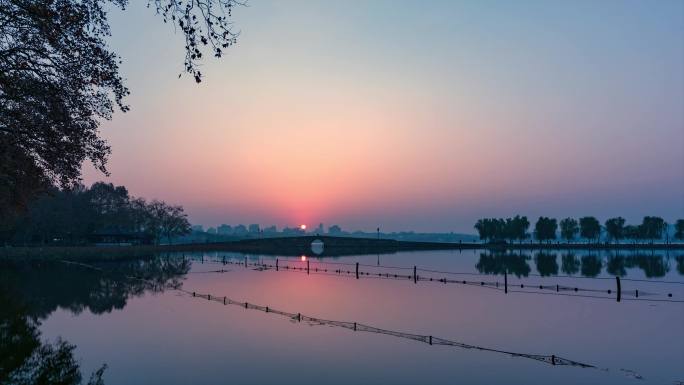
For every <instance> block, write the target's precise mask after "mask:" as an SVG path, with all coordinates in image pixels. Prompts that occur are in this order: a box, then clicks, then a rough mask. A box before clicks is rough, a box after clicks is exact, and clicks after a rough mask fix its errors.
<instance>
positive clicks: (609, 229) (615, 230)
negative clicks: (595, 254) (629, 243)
mask: <svg viewBox="0 0 684 385" xmlns="http://www.w3.org/2000/svg"><path fill="white" fill-rule="evenodd" d="M606 233H608V236H609V237H610V239H611V240H614V241H616V242H618V243H620V240H621V239H623V238H624V237H625V218H623V217H617V218H610V219H608V220H607V221H606Z"/></svg>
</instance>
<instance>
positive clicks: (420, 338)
mask: <svg viewBox="0 0 684 385" xmlns="http://www.w3.org/2000/svg"><path fill="white" fill-rule="evenodd" d="M62 262H64V263H67V264H72V265H74V266H77V267H82V268H87V269H93V270H97V271H99V272H101V273H102V274H108V273H109V272H108V271H107V270H106V269H103V268H101V267H97V266H94V265H89V264H85V263H78V262H71V261H66V260H64V261H62ZM124 277H125V278H126V279H132V280H138V281H143V282H148V283H150V284H155V285H156V284H157V283H156V282H155V281H150V280H148V279H145V278H142V277H136V276H130V275H126V276H124ZM168 289H170V290H175V291H178V292H181V293H184V294H186V295H187V296H188V297H189V298H193V299H201V300H206V301H212V302H214V303H219V304H223V305H224V306H228V305H233V306H236V307H239V308H242V309H245V310H256V311H261V312H264V313H272V314H274V315H278V316H281V317H284V318H287V319H289V320H291V321H293V322H305V323H307V324H309V325H327V326H332V327H338V328H344V329H348V330H351V331H354V332H363V333H374V334H383V335H388V336H392V337H396V338H402V339H408V340H413V341H416V342H422V343H425V344H428V345H430V346H433V345H434V346H451V347H457V348H462V349H468V350H478V351H483V352H490V353H496V354H502V355H507V356H510V357H519V358H525V359H529V360H534V361H538V362H542V363H545V364H548V365H552V366H569V367H578V368H590V369H599V370H603V371H608V370H609V369H606V368H599V367H597V366H595V365H593V364H588V363H584V362H580V361H575V360H572V359H568V358H564V357H561V356H558V355H555V354H530V353H521V352H514V351H509V350H504V349H496V348H491V347H485V346H479V345H474V344H468V343H464V342H459V341H454V340H449V339H446V338H441V337H437V336H433V335H421V334H413V333H406V332H402V331H396V330H390V329H383V328H379V327H375V326H370V325H366V324H363V323H359V322H349V321H337V320H328V319H323V318H319V317H312V316H309V315H305V314H302V313H293V312H287V311H283V310H279V309H275V308H273V307H270V306H264V305H258V304H254V303H249V302H246V301H245V302H242V301H237V300H234V299H232V298H229V297H227V296H220V295H215V294H210V293H199V292H196V291H192V290H188V289H184V288H182V287H176V286H172V287H169V288H168ZM620 370H621V371H627V370H626V369H620ZM629 372H630V373H634V372H632V371H629ZM638 377H639V378H640V376H638Z"/></svg>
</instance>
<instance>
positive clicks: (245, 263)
mask: <svg viewBox="0 0 684 385" xmlns="http://www.w3.org/2000/svg"><path fill="white" fill-rule="evenodd" d="M245 267H247V257H245Z"/></svg>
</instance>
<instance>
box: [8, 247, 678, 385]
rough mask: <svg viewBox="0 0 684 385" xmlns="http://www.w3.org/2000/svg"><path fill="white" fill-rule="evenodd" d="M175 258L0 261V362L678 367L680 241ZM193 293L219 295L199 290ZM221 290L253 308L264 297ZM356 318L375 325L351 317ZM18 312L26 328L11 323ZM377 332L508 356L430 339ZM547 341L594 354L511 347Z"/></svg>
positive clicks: (395, 373) (503, 372)
mask: <svg viewBox="0 0 684 385" xmlns="http://www.w3.org/2000/svg"><path fill="white" fill-rule="evenodd" d="M184 257H185V258H184ZM184 257H183V255H173V254H171V255H169V256H161V257H158V258H153V259H149V260H143V261H129V262H124V263H99V264H94V266H95V268H93V267H89V266H81V265H72V264H66V263H51V264H46V263H43V264H33V265H31V266H14V265H12V266H9V265H6V266H3V267H2V268H0V274H1V275H2V286H0V290H2V292H1V293H2V298H1V299H0V300H2V301H3V302H4V303H5V304H6V305H5V306H3V307H4V310H3V317H5V318H9V319H11V320H13V321H15V322H14V323H15V324H20V325H23V324H22V322H23V323H25V324H26V325H28V326H29V327H24V328H23V329H22V328H16V327H14V328H7V327H6V329H9V330H10V331H9V332H8V331H7V330H5V331H3V333H4V335H5V336H6V335H7V333H10V334H11V333H16V334H17V335H16V336H13V337H15V340H18V341H28V342H26V343H23V345H22V344H19V343H16V342H13V344H14V345H12V346H10V347H8V346H5V347H3V349H4V350H5V352H7V351H9V352H10V353H12V354H9V355H7V356H6V358H3V359H0V361H2V362H3V368H2V369H3V370H4V371H5V373H4V374H6V372H7V371H8V370H9V369H11V368H12V367H17V366H20V365H21V360H22V357H24V359H25V357H27V356H30V354H31V348H30V346H32V345H31V343H32V342H35V341H36V340H37V341H40V342H42V343H44V344H45V343H54V342H55V341H56V340H57V339H58V338H62V339H63V340H64V341H66V342H68V343H69V344H71V345H74V346H75V349H74V350H73V352H72V354H73V357H74V359H75V360H76V361H77V362H78V364H79V365H80V370H81V372H82V373H84V377H85V378H86V379H87V377H88V376H89V375H90V373H92V372H94V371H96V370H97V369H99V368H101V367H102V365H103V364H106V365H107V369H106V370H105V371H104V375H103V379H104V381H105V383H107V384H162V383H163V384H187V383H207V384H217V383H227V382H232V383H240V384H264V383H279V384H280V383H286V384H289V383H292V384H295V383H297V384H316V383H332V384H350V383H363V384H378V383H392V384H417V383H423V384H428V383H430V384H431V383H441V384H443V383H456V382H459V383H473V384H492V383H506V384H550V383H554V384H628V383H648V384H651V383H653V384H673V383H679V381H684V365H682V362H684V328H683V327H682V326H683V325H684V302H676V301H683V300H684V284H682V282H684V275H682V274H684V256H679V255H671V254H670V255H668V254H662V253H652V252H650V251H649V252H645V253H633V252H621V253H608V254H606V253H597V252H593V253H591V252H575V253H574V254H567V253H564V252H552V253H550V254H544V253H542V254H539V253H527V254H526V253H511V254H508V255H495V254H491V253H483V252H481V251H476V252H473V251H467V252H465V251H464V252H462V253H459V252H458V251H444V252H441V251H429V252H413V253H399V254H394V255H380V256H376V255H371V256H353V257H340V258H335V259H332V258H326V259H316V258H312V257H297V258H292V257H278V271H276V270H275V268H274V267H275V264H276V257H269V256H244V255H239V254H234V253H220V252H219V253H204V254H185V256H184ZM245 261H247V266H245V265H244V264H245ZM307 262H308V266H309V274H307V272H306V267H307ZM357 262H358V263H359V264H360V265H359V266H360V267H359V270H360V277H359V279H356V272H355V269H356V263H357ZM260 264H261V265H262V266H261V267H260V266H258V265H260ZM414 265H415V266H418V270H417V279H416V283H414V279H413V266H414ZM388 266H389V267H391V268H389V267H388ZM98 269H102V270H98ZM316 269H318V271H316ZM325 270H328V271H327V272H326V271H325ZM337 270H339V272H338V271H337ZM347 272H349V273H347ZM365 273H368V274H365ZM378 274H381V276H380V277H378ZM395 274H396V275H397V277H396V278H395V277H394V275H395ZM504 274H505V276H504ZM616 275H618V276H620V277H621V299H622V300H621V301H620V302H617V301H616V280H615V276H616ZM133 277H136V278H142V279H143V280H141V279H136V278H133ZM430 278H432V279H433V280H432V281H430ZM444 278H446V279H447V282H446V283H444V282H443V281H440V280H442V279H444ZM463 280H465V281H466V284H463ZM505 282H507V283H508V293H507V294H506V293H504V289H503V287H504V284H505ZM497 284H498V285H499V286H498V287H497V286H496V285H497ZM521 284H522V285H523V287H520V285H521ZM539 285H542V289H539ZM556 285H557V286H556ZM575 288H577V289H578V290H577V291H575V290H574V289H575ZM608 290H610V293H609V292H608ZM637 290H638V291H639V297H636V291H637ZM192 292H195V293H196V296H195V297H193V295H192ZM204 294H211V295H212V296H214V297H216V296H218V297H219V299H218V301H215V300H212V301H209V300H207V298H206V297H200V296H199V295H204ZM224 296H226V297H227V299H226V301H227V304H226V305H223V302H222V299H223V297H224ZM229 300H234V301H240V302H248V303H249V304H254V305H261V306H264V307H265V306H268V307H269V312H268V313H267V312H265V311H260V310H256V309H253V308H252V307H253V306H252V305H249V306H248V307H249V308H248V309H245V308H244V307H241V306H242V305H239V306H238V305H231V304H229V303H228V301H229ZM262 310H263V308H262ZM273 310H280V311H284V312H289V313H292V314H297V313H301V314H302V315H305V316H311V317H317V318H321V319H325V320H335V321H348V322H350V323H353V322H357V325H359V326H358V328H359V330H357V331H354V330H353V329H352V328H350V325H352V324H329V323H320V322H311V321H310V320H308V319H306V318H304V319H302V321H301V322H300V321H298V319H297V317H296V316H295V317H289V316H282V315H279V314H277V313H273ZM8 324H12V322H9V323H8V322H5V325H8ZM361 325H370V326H374V327H377V328H381V329H383V330H385V331H386V333H385V334H383V333H375V332H368V331H362V330H360V329H361V328H362V326H361ZM30 326H35V330H34V331H33V332H31V331H24V329H30ZM345 326H347V327H345ZM348 327H349V328H348ZM395 332H405V333H411V334H415V335H420V336H433V338H435V341H437V338H443V339H448V340H450V341H454V342H459V343H463V344H468V345H472V346H474V347H484V348H491V349H497V350H503V351H507V352H514V353H520V354H522V356H511V355H508V354H503V353H497V352H492V351H487V350H478V349H476V348H471V349H466V348H462V347H458V346H444V345H437V344H433V345H430V344H429V343H426V342H420V341H416V340H415V339H412V337H411V336H408V335H405V334H398V333H395ZM4 338H6V337H4ZM426 338H427V337H426ZM4 341H8V340H7V339H5V340H4ZM425 341H428V340H427V339H426V340H425ZM33 345H35V343H33ZM17 346H23V348H21V349H20V348H17ZM26 346H28V347H26ZM22 349H23V350H22ZM22 354H23V356H22ZM552 354H553V355H555V356H557V357H559V358H558V359H559V360H560V358H561V357H562V358H566V359H570V360H573V361H576V362H579V363H583V364H588V365H592V366H595V367H596V368H582V367H579V366H568V365H551V363H550V362H542V361H540V360H536V359H533V358H528V356H527V355H549V356H550V355H552ZM10 356H11V357H10ZM10 358H11V359H10ZM12 360H14V361H12ZM8 362H9V363H8ZM559 362H560V361H559ZM12 365H14V366H12ZM2 374H3V373H2V372H1V371H0V375H2ZM0 382H2V381H1V380H0Z"/></svg>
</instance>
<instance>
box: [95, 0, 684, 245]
mask: <svg viewBox="0 0 684 385" xmlns="http://www.w3.org/2000/svg"><path fill="white" fill-rule="evenodd" d="M128 8H129V9H128V10H127V11H126V12H123V13H122V12H120V11H112V12H111V17H112V33H113V36H112V37H111V40H110V43H111V44H110V45H111V47H112V48H113V49H114V50H115V51H117V52H118V53H119V54H121V56H122V58H123V64H122V65H121V68H122V74H123V75H124V77H126V78H127V79H128V81H127V84H128V85H129V87H130V88H131V92H132V94H131V96H130V97H129V98H128V102H129V104H130V105H131V107H132V109H131V111H130V112H128V113H126V114H121V113H116V114H115V115H114V118H113V120H112V121H110V122H106V123H105V124H103V126H102V130H101V132H102V135H103V137H105V138H107V140H108V141H109V143H110V144H111V146H112V150H113V152H112V155H111V159H110V162H109V169H110V171H111V177H109V178H106V177H104V176H103V175H102V174H100V173H99V172H96V171H94V170H93V169H92V168H91V167H90V166H87V167H86V168H85V177H84V181H85V182H86V183H88V184H89V183H92V182H93V181H96V180H105V181H110V182H113V183H115V184H120V185H125V186H126V187H127V188H128V189H129V190H130V192H131V194H133V195H136V196H144V197H147V198H159V199H163V200H165V201H168V202H172V203H175V204H182V205H183V206H184V208H185V210H186V212H187V213H188V214H189V219H190V221H191V222H192V223H202V224H205V225H213V226H216V225H218V224H221V223H224V222H233V223H274V224H278V226H279V227H282V226H283V225H284V224H287V225H288V226H295V225H297V224H301V223H306V224H309V225H310V226H315V225H317V224H318V223H320V222H323V223H338V224H339V225H341V226H342V227H343V228H350V229H361V230H365V231H373V230H374V229H375V228H376V227H378V226H379V227H381V228H382V229H385V230H387V231H400V230H414V231H434V232H449V231H454V232H461V233H473V232H474V229H473V224H474V223H475V221H476V220H477V219H478V218H482V217H509V216H513V215H516V214H521V215H527V216H528V217H529V218H531V219H534V220H536V218H538V217H539V216H542V215H544V216H551V217H555V218H558V219H561V218H565V217H579V216H584V215H594V216H596V217H598V218H599V219H600V220H601V222H603V221H604V220H605V219H607V218H609V217H614V216H623V217H625V218H626V219H627V221H628V222H639V221H641V218H642V217H643V216H646V215H657V216H662V217H663V218H665V219H666V220H667V221H669V222H672V221H674V220H675V219H677V218H681V217H683V216H684V108H683V107H682V106H684V40H683V39H682V36H684V2H681V1H659V2H631V1H605V2H583V1H578V2H544V1H523V2H515V3H509V2H486V3H483V2H452V1H445V2H433V3H429V4H423V3H396V2H390V1H375V2H369V3H366V4H364V6H363V7H360V6H358V5H356V4H353V3H345V2H306V1H292V2H287V3H286V2H277V1H261V0H258V1H250V3H249V6H248V7H238V8H237V9H234V11H233V12H234V13H233V21H234V23H235V27H236V29H237V30H240V31H241V35H240V36H239V39H238V43H237V45H236V46H234V47H231V48H230V49H229V50H228V51H226V56H225V57H224V58H223V59H222V60H220V61H217V60H212V59H207V60H205V61H204V65H203V68H202V73H203V74H204V76H205V78H204V81H203V82H202V83H201V84H200V85H195V84H194V82H193V81H192V80H191V79H185V78H184V79H176V77H177V75H178V74H179V73H180V72H181V71H182V57H183V51H182V49H183V44H182V42H180V44H179V41H178V40H180V39H181V38H182V36H181V35H179V34H176V35H175V39H173V38H172V39H169V38H168V36H169V33H170V28H171V27H170V26H169V25H165V24H163V23H160V22H159V20H158V18H157V17H155V16H154V15H153V10H150V9H147V8H146V7H145V4H144V2H141V3H138V2H132V3H131V4H129V6H128Z"/></svg>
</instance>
